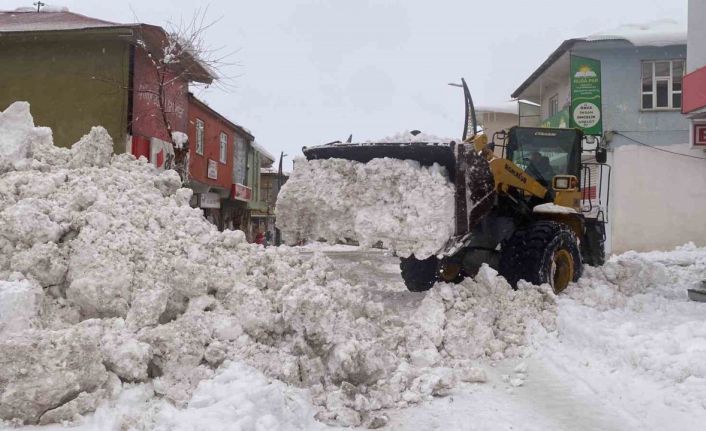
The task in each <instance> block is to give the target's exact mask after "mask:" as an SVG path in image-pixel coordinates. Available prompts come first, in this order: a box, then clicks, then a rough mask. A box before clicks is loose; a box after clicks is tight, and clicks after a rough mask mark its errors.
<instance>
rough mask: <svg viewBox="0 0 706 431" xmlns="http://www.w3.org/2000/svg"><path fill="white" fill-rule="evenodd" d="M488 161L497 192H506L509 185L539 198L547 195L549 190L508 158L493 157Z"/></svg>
mask: <svg viewBox="0 0 706 431" xmlns="http://www.w3.org/2000/svg"><path fill="white" fill-rule="evenodd" d="M489 163H490V171H491V172H492V173H493V178H494V180H495V191H496V192H497V193H498V194H506V193H507V192H508V190H509V188H510V187H514V188H516V189H519V190H522V191H524V192H525V193H529V194H530V195H532V196H536V197H538V198H540V199H544V198H546V197H547V193H549V190H547V188H546V187H544V186H542V185H541V184H540V183H539V182H537V180H535V179H534V178H532V177H531V176H530V175H528V174H527V173H526V172H525V171H524V170H522V168H520V167H519V166H517V165H516V164H514V163H512V162H511V161H510V160H508V159H501V158H494V159H492V160H490V162H489Z"/></svg>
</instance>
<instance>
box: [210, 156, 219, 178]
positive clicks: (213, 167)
mask: <svg viewBox="0 0 706 431" xmlns="http://www.w3.org/2000/svg"><path fill="white" fill-rule="evenodd" d="M207 176H208V178H209V179H211V180H217V179H218V163H216V161H215V160H211V159H208V173H207Z"/></svg>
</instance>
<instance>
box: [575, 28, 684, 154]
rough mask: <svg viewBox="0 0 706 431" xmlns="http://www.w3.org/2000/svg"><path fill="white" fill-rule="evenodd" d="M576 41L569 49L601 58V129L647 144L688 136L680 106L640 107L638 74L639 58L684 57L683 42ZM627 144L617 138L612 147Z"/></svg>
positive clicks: (658, 143)
mask: <svg viewBox="0 0 706 431" xmlns="http://www.w3.org/2000/svg"><path fill="white" fill-rule="evenodd" d="M596 45H597V44H596V43H584V44H579V45H577V46H576V47H575V48H574V50H573V51H572V53H574V54H576V55H580V56H585V57H590V58H595V59H598V60H601V72H602V99H603V100H602V101H603V106H602V115H603V130H604V131H607V130H617V131H621V132H625V134H629V136H630V137H632V138H634V139H638V140H639V141H640V142H645V143H648V144H650V145H671V144H678V143H684V142H687V141H688V138H689V134H688V133H689V132H688V130H689V128H688V122H687V120H686V119H685V118H684V117H683V116H682V115H681V113H680V110H679V109H675V110H672V111H664V110H662V111H642V110H641V109H640V103H641V100H640V98H641V93H640V90H641V82H640V74H641V67H642V63H641V62H642V60H674V59H683V58H685V57H686V46H684V45H679V46H669V47H634V46H631V45H629V44H627V43H626V42H614V43H611V42H602V43H601V46H604V47H606V48H605V49H596V48H595V46H596ZM625 144H630V141H628V140H625V139H620V137H618V138H616V139H615V140H614V141H613V142H611V144H610V146H611V147H613V148H614V147H617V146H620V145H625Z"/></svg>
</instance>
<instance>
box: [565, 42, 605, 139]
mask: <svg viewBox="0 0 706 431" xmlns="http://www.w3.org/2000/svg"><path fill="white" fill-rule="evenodd" d="M571 127H576V128H578V129H581V130H583V132H584V133H585V134H587V135H601V134H602V133H603V120H602V118H601V62H600V61H598V60H594V59H592V58H585V57H577V56H574V55H572V56H571Z"/></svg>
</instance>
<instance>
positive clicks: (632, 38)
mask: <svg viewBox="0 0 706 431" xmlns="http://www.w3.org/2000/svg"><path fill="white" fill-rule="evenodd" d="M616 39H618V40H627V41H628V42H630V43H632V44H633V45H635V46H669V45H685V44H686V24H685V23H682V22H679V21H676V20H673V19H660V20H656V21H651V22H647V23H640V24H623V25H620V26H618V27H616V28H613V29H610V30H605V31H600V32H598V33H594V34H592V35H590V36H588V37H586V40H587V41H589V42H594V41H600V40H616Z"/></svg>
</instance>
